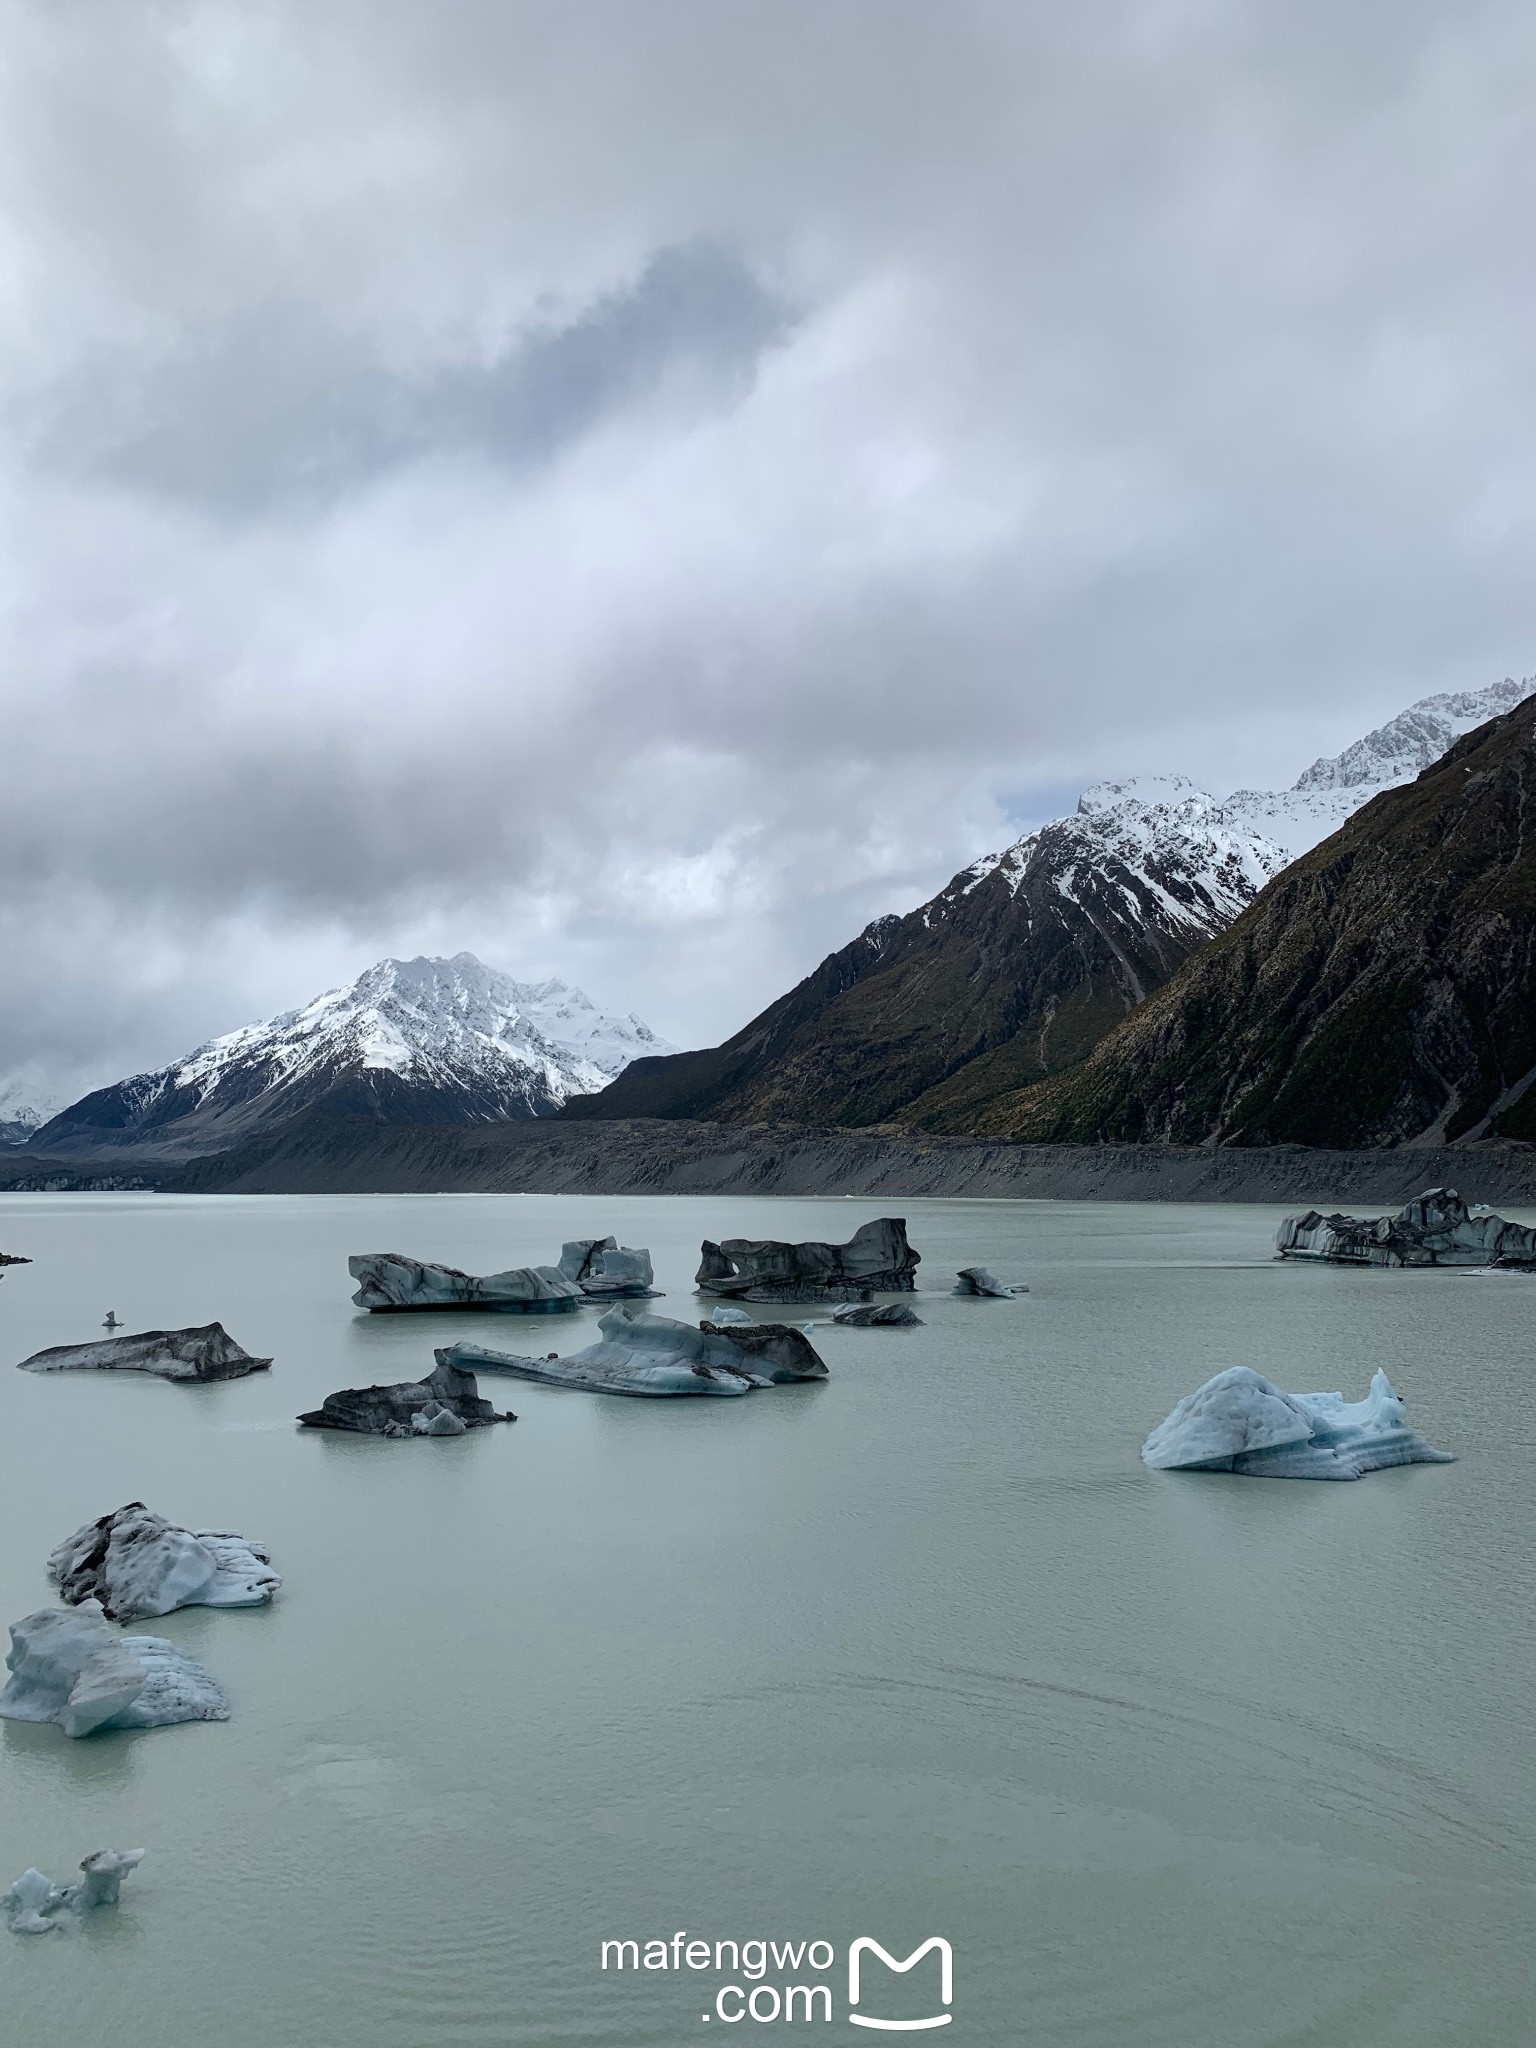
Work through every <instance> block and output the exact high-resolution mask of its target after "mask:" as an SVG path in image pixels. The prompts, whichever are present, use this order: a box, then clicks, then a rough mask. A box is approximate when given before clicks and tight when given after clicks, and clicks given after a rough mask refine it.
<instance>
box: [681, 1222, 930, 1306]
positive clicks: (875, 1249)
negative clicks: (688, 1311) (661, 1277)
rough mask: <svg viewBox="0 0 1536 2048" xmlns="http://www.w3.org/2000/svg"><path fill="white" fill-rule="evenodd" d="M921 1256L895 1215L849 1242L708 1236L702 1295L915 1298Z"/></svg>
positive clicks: (700, 1273) (864, 1228)
mask: <svg viewBox="0 0 1536 2048" xmlns="http://www.w3.org/2000/svg"><path fill="white" fill-rule="evenodd" d="M919 1256H920V1255H919V1254H918V1253H917V1252H915V1251H913V1249H912V1247H911V1246H910V1245H909V1244H908V1243H907V1226H906V1224H905V1223H904V1222H903V1221H902V1220H901V1219H900V1218H899V1217H896V1216H881V1217H879V1218H877V1219H876V1220H875V1221H874V1222H873V1223H865V1224H861V1225H860V1227H859V1228H858V1229H857V1230H856V1231H855V1232H854V1234H853V1236H852V1238H851V1239H850V1240H849V1242H848V1243H847V1244H821V1243H819V1242H817V1241H814V1240H813V1241H812V1242H810V1243H808V1244H784V1243H781V1242H780V1240H779V1239H777V1238H748V1237H728V1238H726V1240H725V1241H724V1243H723V1244H712V1243H711V1242H710V1240H709V1239H708V1238H706V1239H705V1240H704V1243H703V1244H702V1245H701V1246H700V1261H699V1270H698V1275H697V1279H696V1285H697V1286H698V1289H699V1292H700V1293H701V1294H718V1295H722V1296H724V1297H725V1298H726V1299H728V1300H741V1301H840V1300H842V1299H843V1297H844V1296H846V1295H849V1294H910V1293H911V1292H912V1289H913V1278H912V1276H913V1273H914V1271H915V1270H916V1267H917V1264H918V1259H919Z"/></svg>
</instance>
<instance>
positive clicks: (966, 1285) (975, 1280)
mask: <svg viewBox="0 0 1536 2048" xmlns="http://www.w3.org/2000/svg"><path fill="white" fill-rule="evenodd" d="M956 1278H957V1280H958V1281H959V1283H960V1284H959V1285H958V1286H957V1287H956V1289H955V1292H956V1294H990V1295H993V1296H995V1297H996V1299H997V1300H999V1301H1011V1300H1012V1299H1013V1297H1014V1295H1016V1294H1028V1292H1029V1289H1028V1288H1027V1287H1010V1286H1009V1285H1008V1284H1007V1282H1006V1281H1003V1280H999V1279H997V1278H995V1276H994V1275H993V1274H991V1273H989V1272H988V1271H987V1269H986V1267H985V1266H962V1267H961V1268H960V1271H959V1273H958V1274H957V1275H956Z"/></svg>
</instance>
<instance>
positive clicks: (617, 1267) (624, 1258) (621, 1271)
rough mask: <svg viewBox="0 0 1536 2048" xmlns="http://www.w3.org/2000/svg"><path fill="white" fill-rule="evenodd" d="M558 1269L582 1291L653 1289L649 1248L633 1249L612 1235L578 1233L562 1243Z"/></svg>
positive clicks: (636, 1293) (603, 1292)
mask: <svg viewBox="0 0 1536 2048" xmlns="http://www.w3.org/2000/svg"><path fill="white" fill-rule="evenodd" d="M560 1271H561V1272H562V1273H563V1274H564V1275H565V1277H566V1279H567V1280H574V1281H575V1282H576V1285H577V1286H578V1287H579V1288H580V1289H581V1291H582V1293H583V1294H586V1295H593V1296H597V1297H599V1298H607V1297H610V1296H613V1295H630V1296H645V1295H653V1294H654V1293H655V1292H656V1275H655V1273H654V1271H653V1270H652V1267H651V1255H650V1253H649V1252H648V1251H632V1250H631V1249H630V1247H629V1246H628V1245H627V1244H618V1243H616V1242H615V1241H614V1239H613V1238H611V1237H577V1238H572V1240H571V1241H570V1243H569V1244H567V1245H565V1246H563V1247H562V1249H561V1252H560Z"/></svg>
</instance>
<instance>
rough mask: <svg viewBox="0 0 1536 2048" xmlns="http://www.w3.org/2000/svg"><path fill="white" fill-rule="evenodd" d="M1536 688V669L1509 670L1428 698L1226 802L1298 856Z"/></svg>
mask: <svg viewBox="0 0 1536 2048" xmlns="http://www.w3.org/2000/svg"><path fill="white" fill-rule="evenodd" d="M1533 691H1536V676H1527V677H1526V678H1525V679H1524V681H1523V682H1518V683H1517V682H1516V681H1515V679H1514V678H1513V677H1512V676H1506V677H1505V678H1504V680H1503V682H1502V683H1490V684H1489V685H1488V687H1487V688H1486V689H1484V690H1448V691H1445V692H1443V693H1442V694H1441V695H1440V696H1438V697H1421V698H1420V699H1419V701H1418V703H1417V704H1410V705H1409V707H1408V709H1407V710H1406V711H1400V712H1399V713H1398V715H1397V717H1396V718H1391V719H1388V721H1387V723H1386V724H1385V725H1380V726H1378V727H1377V728H1376V730H1375V731H1374V732H1368V733H1367V734H1366V736H1365V738H1364V739H1362V740H1356V741H1355V743H1354V745H1353V746H1350V747H1346V748H1345V749H1344V751H1343V753H1342V754H1335V755H1334V756H1333V757H1332V759H1331V760H1327V759H1325V760H1321V761H1314V762H1313V763H1312V766H1311V767H1310V768H1309V769H1308V770H1307V771H1306V773H1305V774H1304V775H1301V776H1299V777H1298V778H1297V780H1296V782H1295V783H1294V785H1293V786H1292V787H1291V788H1290V789H1280V790H1257V789H1240V790H1238V791H1236V792H1235V794H1234V795H1232V796H1229V797H1228V798H1227V800H1226V802H1225V803H1224V804H1223V805H1222V809H1223V810H1224V811H1225V812H1226V813H1227V815H1228V817H1230V818H1231V819H1232V820H1233V822H1234V824H1237V825H1239V826H1240V827H1244V828H1246V829H1248V830H1249V831H1252V832H1256V833H1262V834H1263V835H1264V836H1265V837H1266V838H1268V839H1270V840H1273V841H1274V842H1275V843H1276V844H1277V845H1280V846H1283V847H1284V848H1285V851H1286V855H1287V857H1288V858H1289V859H1290V860H1299V859H1300V857H1301V856H1302V854H1304V853H1307V852H1310V850H1311V849H1312V848H1313V847H1314V846H1317V845H1319V844H1320V843H1321V842H1322V841H1323V840H1324V839H1326V838H1327V837H1328V835H1329V833H1330V832H1337V831H1338V829H1339V827H1340V826H1341V825H1342V824H1343V823H1344V820H1345V819H1346V818H1349V817H1352V816H1353V815H1354V813H1355V812H1356V811H1358V810H1359V808H1360V806H1361V805H1362V804H1363V803H1366V802H1368V801H1369V800H1370V798H1371V797H1373V796H1375V795H1376V794H1377V793H1378V792H1379V791H1381V790H1383V789H1393V788H1395V787H1396V786H1397V784H1399V783H1401V782H1412V780H1413V779H1414V777H1415V776H1416V775H1422V774H1423V772H1424V770H1425V769H1426V768H1430V767H1433V765H1434V764H1435V762H1436V761H1438V760H1439V759H1440V756H1441V755H1442V754H1443V753H1444V752H1445V751H1446V749H1447V748H1448V747H1449V746H1451V745H1452V744H1453V742H1454V741H1456V740H1459V739H1460V738H1461V737H1462V735H1463V734H1464V733H1469V732H1472V731H1474V730H1475V729H1476V728H1477V727H1478V726H1480V725H1486V724H1487V722H1488V720H1489V719H1490V718H1499V717H1502V716H1503V714H1504V713H1505V712H1506V711H1513V710H1514V708H1515V706H1516V705H1517V704H1523V703H1524V701H1525V699H1526V698H1527V697H1529V696H1530V695H1531V693H1532V692H1533Z"/></svg>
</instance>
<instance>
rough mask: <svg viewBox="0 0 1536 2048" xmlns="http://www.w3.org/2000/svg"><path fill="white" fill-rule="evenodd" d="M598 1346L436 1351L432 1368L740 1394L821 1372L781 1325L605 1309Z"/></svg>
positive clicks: (802, 1340) (602, 1386)
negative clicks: (543, 1353)
mask: <svg viewBox="0 0 1536 2048" xmlns="http://www.w3.org/2000/svg"><path fill="white" fill-rule="evenodd" d="M597 1327H598V1329H599V1330H600V1331H601V1333H602V1337H601V1341H600V1342H598V1343H596V1344H592V1345H589V1346H588V1348H587V1349H586V1350H585V1351H576V1352H572V1353H571V1354H570V1355H569V1356H568V1357H565V1358H559V1357H556V1356H555V1354H554V1353H553V1352H551V1353H550V1355H549V1356H548V1357H547V1358H520V1357H518V1356H516V1355H515V1354H514V1353H511V1352H506V1351H487V1350H486V1349H484V1347H483V1346H481V1345H479V1344H453V1345H450V1346H448V1347H447V1348H445V1349H444V1350H441V1351H439V1352H438V1353H437V1354H436V1356H437V1361H438V1365H439V1368H442V1367H444V1366H461V1367H462V1366H468V1367H472V1368H473V1369H474V1370H475V1371H477V1372H504V1373H510V1374H512V1375H513V1376H514V1377H516V1378H518V1379H525V1380H535V1381H537V1382H538V1383H539V1384H540V1385H542V1386H547V1387H575V1388H579V1389H580V1390H582V1391H583V1392H586V1393H591V1394H641V1395H651V1396H657V1395H666V1394H725V1395H733V1394H745V1393H749V1392H750V1391H751V1390H752V1388H753V1387H766V1386H774V1385H782V1384H784V1383H785V1382H787V1381H791V1380H824V1379H825V1378H826V1377H827V1368H826V1365H825V1364H824V1363H823V1361H822V1359H821V1358H820V1357H819V1356H818V1355H817V1353H816V1351H815V1350H814V1349H813V1348H812V1346H811V1344H810V1341H809V1340H808V1339H807V1337H806V1335H805V1332H804V1331H803V1330H797V1329H794V1328H792V1327H791V1326H789V1325H787V1324H783V1323H755V1324H752V1325H751V1326H749V1327H748V1328H745V1329H744V1328H742V1327H741V1326H740V1325H739V1324H734V1323H733V1324H732V1325H731V1326H730V1327H729V1329H728V1330H727V1329H723V1328H719V1327H717V1326H716V1325H714V1324H711V1323H702V1324H700V1326H699V1327H698V1329H695V1328H694V1327H693V1325H692V1324H691V1323H675V1322H672V1321H671V1320H670V1319H669V1318H668V1317H666V1316H650V1315H644V1314H636V1313H635V1312H634V1311H632V1310H629V1309H624V1308H612V1309H610V1310H609V1311H608V1313H607V1314H606V1315H605V1316H603V1317H602V1318H601V1319H600V1320H599V1322H598V1326H597Z"/></svg>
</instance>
